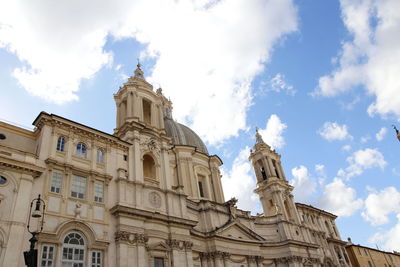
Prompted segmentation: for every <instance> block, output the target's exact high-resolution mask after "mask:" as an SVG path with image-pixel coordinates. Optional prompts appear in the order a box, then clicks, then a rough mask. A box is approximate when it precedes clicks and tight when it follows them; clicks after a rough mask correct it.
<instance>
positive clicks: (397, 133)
mask: <svg viewBox="0 0 400 267" xmlns="http://www.w3.org/2000/svg"><path fill="white" fill-rule="evenodd" d="M392 127H393V129H394V130H395V131H396V135H397V139H398V140H399V141H400V131H399V130H398V129H397V128H396V126H395V125H392Z"/></svg>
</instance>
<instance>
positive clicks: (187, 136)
mask: <svg viewBox="0 0 400 267" xmlns="http://www.w3.org/2000/svg"><path fill="white" fill-rule="evenodd" d="M164 124H165V131H166V133H167V135H168V136H170V137H172V142H173V143H174V145H184V146H193V147H195V148H196V150H197V151H198V152H201V153H204V154H207V155H208V150H207V147H206V146H205V144H204V143H203V141H202V140H201V139H200V137H199V136H198V135H197V134H196V133H195V132H194V131H193V130H192V129H190V128H189V127H187V126H185V125H183V124H180V123H178V122H176V121H174V120H173V119H171V118H164Z"/></svg>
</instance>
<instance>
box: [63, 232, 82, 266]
mask: <svg viewBox="0 0 400 267" xmlns="http://www.w3.org/2000/svg"><path fill="white" fill-rule="evenodd" d="M85 252H86V249H85V241H84V240H83V237H82V236H81V235H80V234H78V233H75V232H74V233H69V234H68V235H67V236H66V237H65V238H64V242H63V249H62V259H61V265H62V267H83V266H84V265H85Z"/></svg>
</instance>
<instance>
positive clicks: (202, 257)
mask: <svg viewBox="0 0 400 267" xmlns="http://www.w3.org/2000/svg"><path fill="white" fill-rule="evenodd" d="M207 254H208V253H203V252H200V255H199V257H200V263H201V267H208V264H207V258H208V255H207Z"/></svg>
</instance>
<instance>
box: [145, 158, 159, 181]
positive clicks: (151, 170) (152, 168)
mask: <svg viewBox="0 0 400 267" xmlns="http://www.w3.org/2000/svg"><path fill="white" fill-rule="evenodd" d="M143 176H144V177H145V178H150V179H156V164H155V162H154V159H153V158H152V157H151V156H150V155H144V156H143Z"/></svg>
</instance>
